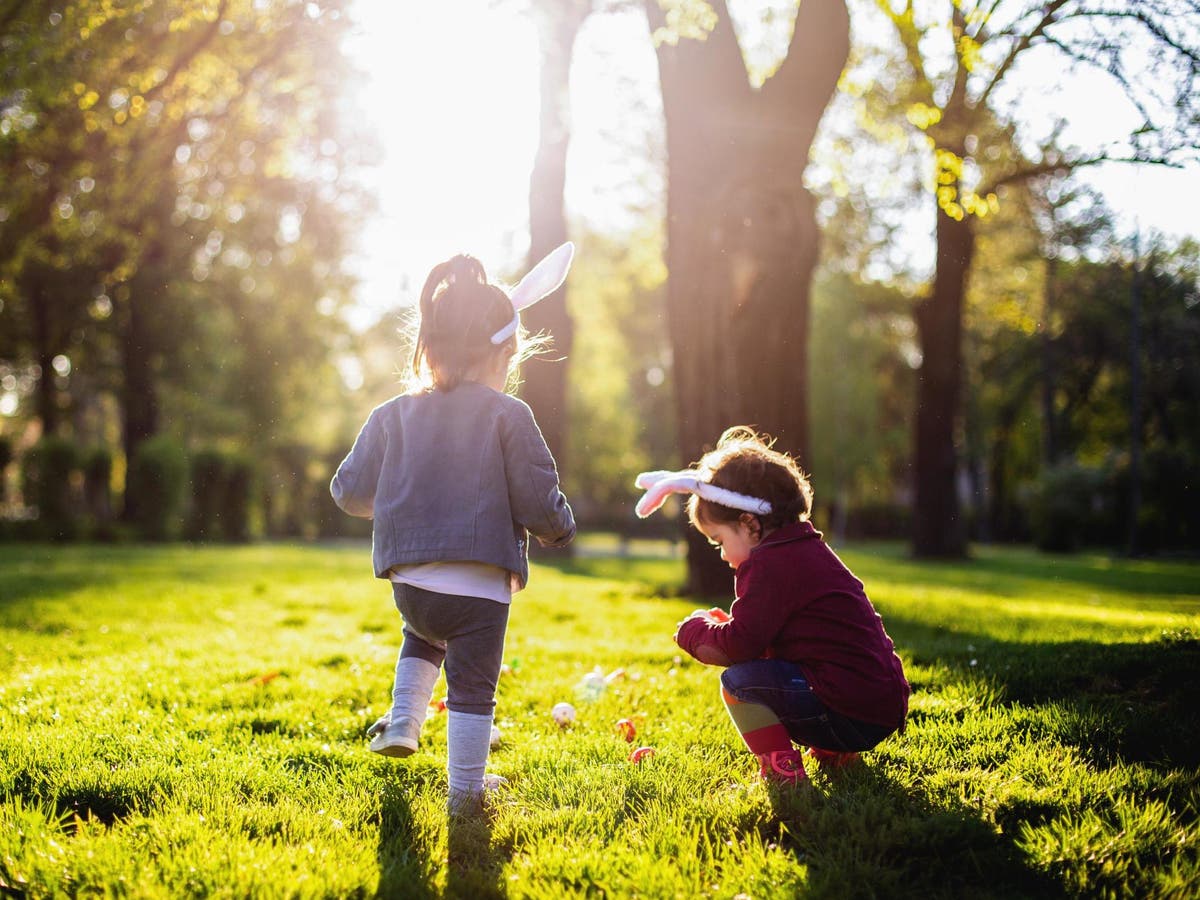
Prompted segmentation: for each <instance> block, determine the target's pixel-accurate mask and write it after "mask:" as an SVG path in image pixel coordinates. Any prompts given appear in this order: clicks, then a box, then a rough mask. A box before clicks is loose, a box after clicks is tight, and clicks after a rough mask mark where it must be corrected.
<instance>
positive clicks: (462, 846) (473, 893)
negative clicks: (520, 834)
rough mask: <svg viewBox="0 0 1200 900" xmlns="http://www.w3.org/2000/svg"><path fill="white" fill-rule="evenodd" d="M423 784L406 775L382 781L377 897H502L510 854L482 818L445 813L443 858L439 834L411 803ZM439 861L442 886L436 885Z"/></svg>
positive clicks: (383, 899) (387, 899) (418, 899)
mask: <svg viewBox="0 0 1200 900" xmlns="http://www.w3.org/2000/svg"><path fill="white" fill-rule="evenodd" d="M425 789H426V788H425V787H424V786H423V785H421V784H419V783H418V781H414V780H413V779H412V778H411V777H409V776H408V775H404V776H402V777H401V778H397V779H395V780H392V781H388V782H387V783H385V784H384V787H383V804H382V821H381V824H380V829H379V849H378V853H377V856H378V860H379V888H378V891H377V893H376V896H377V897H378V898H380V900H390V898H405V900H408V898H414V900H426V898H435V897H445V898H454V900H457V898H463V900H475V898H503V897H506V896H507V890H506V881H505V878H504V864H505V862H507V858H508V857H507V855H506V854H505V853H504V852H502V850H501V849H500V848H499V847H497V845H496V843H495V842H494V841H493V839H492V829H491V825H490V824H489V823H488V822H487V821H486V820H485V819H479V818H467V819H461V818H449V819H448V820H447V821H446V842H445V859H444V860H443V858H442V856H441V852H442V845H441V841H440V834H439V833H438V831H437V830H434V829H431V828H430V826H429V824H428V823H422V821H420V820H419V819H418V817H416V816H415V815H414V812H413V809H412V807H411V805H410V803H409V799H408V798H409V797H410V796H412V795H413V793H414V792H415V791H417V790H425ZM443 862H444V864H445V887H444V890H443V889H441V888H439V885H438V881H439V873H440V870H441V868H442V864H443Z"/></svg>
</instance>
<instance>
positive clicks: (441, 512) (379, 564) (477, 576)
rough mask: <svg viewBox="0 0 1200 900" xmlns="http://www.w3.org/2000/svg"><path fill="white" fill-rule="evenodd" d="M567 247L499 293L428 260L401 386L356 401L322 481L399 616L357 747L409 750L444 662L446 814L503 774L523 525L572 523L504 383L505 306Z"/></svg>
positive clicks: (566, 532)
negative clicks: (499, 754)
mask: <svg viewBox="0 0 1200 900" xmlns="http://www.w3.org/2000/svg"><path fill="white" fill-rule="evenodd" d="M572 253H573V247H572V246H571V245H570V244H564V245H563V246H562V247H560V248H558V249H557V250H555V251H554V252H553V253H551V254H550V255H549V256H548V257H547V258H546V259H545V260H543V261H542V262H541V263H539V264H538V266H536V267H535V268H534V269H533V270H532V271H531V272H530V273H529V275H527V276H526V277H525V278H524V279H523V280H522V281H521V283H520V284H519V285H518V286H517V287H516V288H514V289H513V292H512V295H511V297H510V295H509V294H507V293H505V291H504V290H503V289H502V288H500V287H499V286H497V285H494V284H491V283H489V282H488V280H487V276H486V274H485V272H484V269H483V266H482V265H481V264H480V263H479V261H478V260H476V259H474V258H473V257H470V256H465V255H459V256H455V257H453V258H452V259H449V260H447V261H446V262H444V263H441V264H439V265H437V266H435V267H434V268H433V271H431V272H430V273H429V277H428V279H427V280H426V282H425V287H424V289H423V290H422V292H421V301H420V326H419V331H418V334H417V340H416V346H415V348H414V351H413V358H412V371H413V375H414V376H415V380H416V382H417V387H415V388H414V389H413V390H411V391H410V392H408V393H406V394H403V395H401V396H398V397H394V398H392V399H391V400H389V401H387V402H386V403H384V404H382V405H381V406H378V407H376V408H375V409H374V410H373V411H372V412H371V414H370V416H369V417H368V418H367V421H366V423H365V424H364V425H363V427H362V430H361V431H360V432H359V435H358V438H357V439H356V440H355V442H354V446H353V448H352V449H351V450H350V453H349V455H347V456H346V458H345V460H343V461H342V464H341V465H340V466H339V467H338V470H337V473H336V474H335V475H334V476H333V481H332V483H331V485H330V490H331V492H332V494H333V498H334V500H335V501H336V503H337V504H338V506H340V507H341V508H342V509H343V510H345V511H346V512H348V513H350V514H351V515H356V516H365V517H368V518H371V519H373V525H372V563H373V567H374V571H375V575H376V577H378V578H386V579H388V580H389V581H390V582H391V583H392V588H393V593H394V595H395V601H396V607H397V609H399V611H400V614H401V616H402V617H403V619H404V631H403V633H404V641H403V644H402V646H401V649H400V655H399V659H398V660H397V662H396V674H395V682H394V686H393V691H392V707H391V710H390V711H389V712H388V713H386V714H385V715H383V716H381V717H380V719H379V720H378V721H377V722H376V723H375V724H374V725H373V726H372V727H371V729H370V731H369V734H370V736H371V738H372V740H371V749H372V750H373V751H375V752H377V753H381V754H383V755H385V756H396V757H403V756H408V755H409V754H411V753H413V752H415V751H416V749H417V746H418V742H419V738H420V733H421V726H422V724H423V723H424V720H425V714H426V710H427V709H428V706H429V702H430V700H431V699H432V695H433V687H434V684H435V682H436V681H437V678H438V673H439V671H440V670H441V667H442V666H443V665H444V666H445V669H446V692H447V696H446V708H447V710H448V715H449V719H448V722H447V729H446V730H447V744H448V757H449V758H448V761H447V771H448V775H449V786H450V795H449V799H448V804H449V809H450V811H451V813H472V812H476V811H478V810H479V809H481V807H482V800H483V792H484V789H485V785H486V786H487V787H494V786H497V785H498V784H499V783H501V782H502V781H503V779H500V778H499V777H498V776H485V767H486V763H487V755H488V748H489V742H490V739H491V731H492V717H493V712H494V710H495V705H496V701H495V693H496V682H497V680H498V678H499V675H500V666H501V662H502V659H503V655H504V635H505V630H506V628H507V625H508V610H509V603H510V601H511V599H512V593H513V592H514V591H518V590H520V589H521V588H523V587H524V586H525V582H526V580H527V579H528V577H529V563H528V546H527V538H528V535H529V534H532V535H533V536H534V537H536V538H537V539H538V540H539V542H540V543H541V544H542V545H544V546H552V547H561V546H564V545H565V544H567V543H569V542H570V541H571V539H572V538H573V537H574V536H575V519H574V516H573V515H572V512H571V507H570V506H569V505H568V503H567V500H566V498H565V497H564V496H563V494H562V491H561V490H560V489H559V482H558V472H557V470H556V468H555V464H554V459H553V458H552V457H551V455H550V451H549V449H548V448H547V447H546V442H545V440H544V439H543V437H542V434H541V431H540V430H539V429H538V426H537V423H536V422H535V421H534V418H533V413H532V412H531V411H530V409H529V407H528V406H527V405H526V404H525V403H523V402H522V401H521V400H519V399H517V398H516V397H513V396H510V395H509V394H507V393H505V386H506V384H508V383H511V382H512V381H513V379H512V377H511V376H512V375H513V374H515V371H516V369H517V367H518V366H519V364H520V362H521V360H522V358H523V357H524V356H525V354H526V353H527V352H528V346H529V344H528V341H527V336H526V335H525V333H524V330H523V329H522V328H521V326H520V317H519V312H520V310H521V308H522V307H524V306H528V305H530V304H531V303H534V302H536V301H537V300H539V299H541V298H542V297H544V296H546V295H547V294H550V293H552V292H553V291H554V290H556V289H557V288H558V287H559V285H561V284H562V281H563V279H564V278H565V277H566V273H567V269H568V268H569V266H570V262H571V257H572Z"/></svg>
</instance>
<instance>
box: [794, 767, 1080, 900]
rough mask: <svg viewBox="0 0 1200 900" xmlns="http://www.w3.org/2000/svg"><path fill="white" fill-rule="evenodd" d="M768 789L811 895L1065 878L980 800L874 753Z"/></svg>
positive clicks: (1044, 890)
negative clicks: (1031, 856) (911, 785)
mask: <svg viewBox="0 0 1200 900" xmlns="http://www.w3.org/2000/svg"><path fill="white" fill-rule="evenodd" d="M814 780H815V785H811V784H810V785H809V786H807V787H806V788H805V789H803V790H802V791H801V792H800V793H797V792H796V791H795V789H791V790H787V789H784V790H780V791H772V792H771V806H772V808H773V810H774V812H775V816H776V818H777V819H778V822H779V825H780V832H781V838H782V839H781V841H780V843H781V844H782V845H783V846H784V847H787V848H788V849H789V850H790V851H791V852H792V854H793V855H795V856H796V857H797V859H798V861H800V862H801V863H802V864H804V865H805V866H806V867H807V869H808V889H809V895H810V896H812V897H836V898H839V900H842V898H853V897H923V898H928V897H972V896H974V897H1013V898H1016V897H1020V898H1027V897H1036V896H1055V895H1057V894H1058V892H1059V891H1060V890H1061V887H1060V886H1058V885H1055V884H1054V883H1052V882H1051V881H1050V880H1049V879H1048V878H1047V876H1046V875H1045V874H1044V873H1042V872H1039V871H1036V870H1035V869H1033V868H1032V867H1031V866H1030V865H1029V863H1028V862H1027V861H1026V860H1024V859H1023V858H1022V854H1021V853H1020V852H1019V850H1018V848H1017V847H1016V846H1015V844H1014V842H1013V839H1012V838H1011V837H1010V836H1006V835H1004V834H1001V833H998V832H997V830H996V829H995V828H994V827H993V826H991V825H989V824H988V823H987V822H986V821H984V819H983V817H982V816H981V814H980V811H979V810H978V809H975V808H972V807H970V806H968V805H965V804H946V803H945V802H944V801H938V802H934V801H933V799H932V798H928V797H925V796H922V795H921V794H919V793H914V792H912V791H911V790H909V789H906V788H905V787H904V786H903V785H902V784H900V783H899V782H897V781H895V780H894V779H892V778H890V777H889V776H888V775H887V774H886V773H885V772H884V771H883V770H882V769H881V768H878V767H875V766H872V765H871V764H869V763H866V764H861V765H857V766H854V767H852V768H850V769H847V770H844V771H834V772H831V773H829V774H818V775H817V776H816V778H815V779H814Z"/></svg>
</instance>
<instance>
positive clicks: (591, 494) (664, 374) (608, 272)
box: [526, 234, 678, 530]
mask: <svg viewBox="0 0 1200 900" xmlns="http://www.w3.org/2000/svg"><path fill="white" fill-rule="evenodd" d="M660 241H661V236H659V235H657V234H650V235H645V236H640V237H637V238H635V239H633V240H631V241H614V240H612V239H607V238H603V237H601V236H599V235H588V236H585V237H584V238H583V239H582V240H581V241H580V251H579V254H578V262H577V263H576V264H575V266H574V269H573V272H572V276H571V277H572V286H571V291H570V294H569V295H568V296H569V302H570V305H571V316H572V318H573V320H574V322H575V346H574V350H573V352H572V354H571V360H570V365H571V368H570V371H569V375H568V379H569V387H568V390H569V392H570V422H569V429H570V431H569V444H570V451H569V454H570V463H569V465H568V466H566V467H565V468H564V471H563V479H564V483H565V484H564V486H565V490H566V492H567V496H568V497H569V498H570V499H571V502H572V505H573V506H575V507H576V514H577V516H578V517H579V518H580V519H581V520H583V521H585V522H594V523H600V522H602V523H604V525H603V527H605V528H617V529H620V530H629V529H639V528H641V527H645V528H646V529H650V528H654V527H667V528H670V529H674V528H675V523H673V522H669V521H667V520H665V518H664V519H662V520H656V521H654V522H647V523H645V525H644V526H643V525H642V523H639V522H638V521H637V520H636V519H635V517H634V516H633V503H634V502H635V501H636V499H637V492H636V491H635V490H634V488H633V477H634V476H635V475H636V474H637V473H638V472H641V471H646V470H649V469H661V468H664V467H674V466H675V464H676V463H675V460H676V457H677V455H678V450H677V449H676V447H675V443H674V428H673V424H672V423H673V422H674V415H675V413H674V405H673V400H674V397H673V386H672V383H671V381H670V376H669V369H670V366H669V365H668V364H667V362H666V360H667V358H668V356H669V352H670V351H669V342H668V335H667V334H666V333H665V331H664V330H663V329H662V327H661V322H662V319H663V317H664V316H665V310H664V309H663V308H662V304H663V291H662V288H663V278H664V275H665V272H664V271H663V269H662V260H661V254H660ZM526 365H545V363H540V362H537V361H533V362H530V363H527V364H526Z"/></svg>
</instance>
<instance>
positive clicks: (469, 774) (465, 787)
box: [446, 710, 492, 804]
mask: <svg viewBox="0 0 1200 900" xmlns="http://www.w3.org/2000/svg"><path fill="white" fill-rule="evenodd" d="M491 739H492V716H491V714H488V715H486V716H480V715H474V714H472V713H464V712H455V711H454V710H450V711H449V719H448V720H447V722H446V743H447V744H448V745H449V746H448V757H449V758H448V760H447V762H446V774H447V775H448V776H449V781H450V802H451V804H453V803H454V801H455V798H456V797H459V798H462V797H470V796H473V795H475V794H478V793H480V792H481V791H482V790H483V772H484V769H485V768H486V767H487V758H488V749H489V746H490V744H491Z"/></svg>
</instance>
